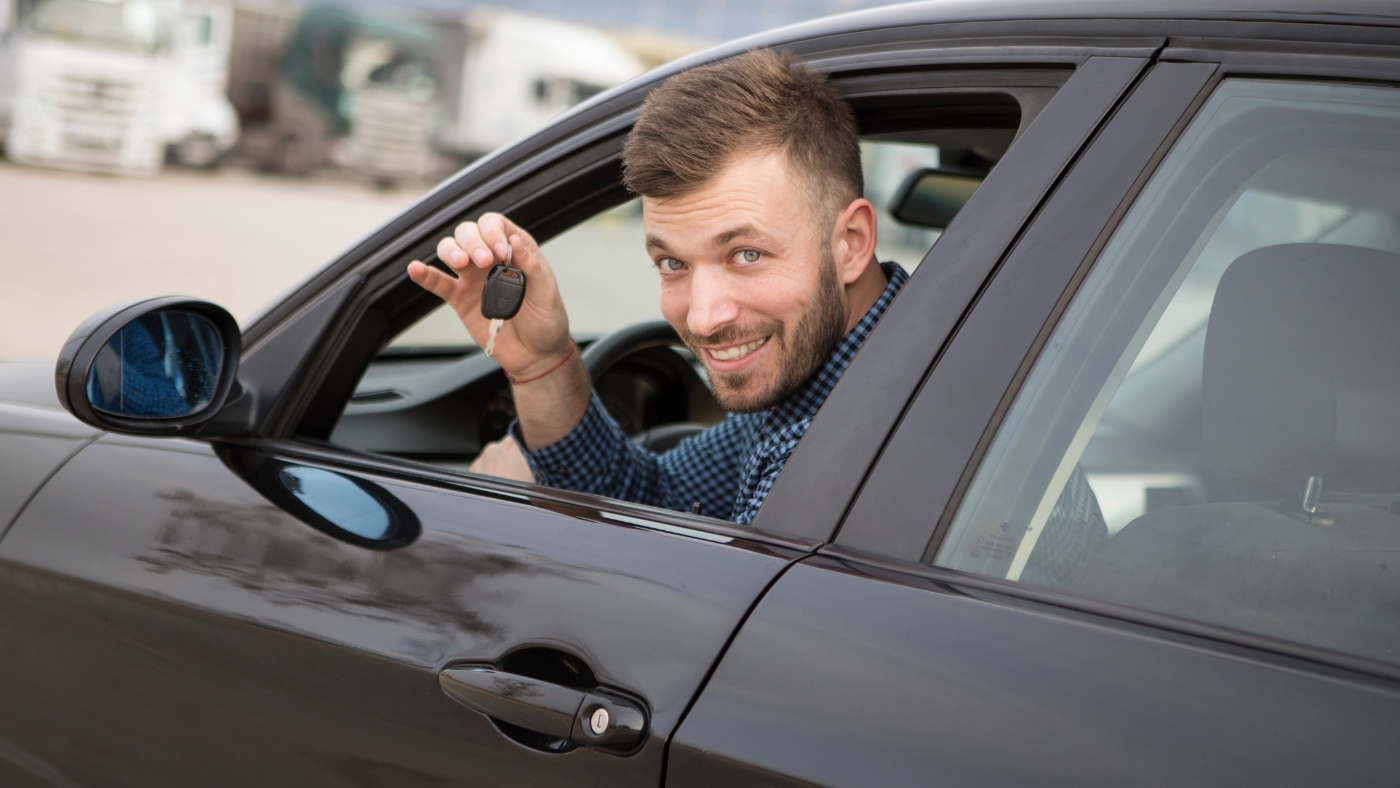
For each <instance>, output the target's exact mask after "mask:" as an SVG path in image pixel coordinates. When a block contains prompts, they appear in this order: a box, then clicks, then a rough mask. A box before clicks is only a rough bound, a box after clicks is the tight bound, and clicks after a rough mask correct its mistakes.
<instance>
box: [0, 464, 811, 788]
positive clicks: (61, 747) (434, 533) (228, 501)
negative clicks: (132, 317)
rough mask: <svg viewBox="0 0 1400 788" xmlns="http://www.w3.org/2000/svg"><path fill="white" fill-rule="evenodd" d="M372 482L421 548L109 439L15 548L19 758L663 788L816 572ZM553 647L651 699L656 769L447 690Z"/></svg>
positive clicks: (240, 777) (153, 781) (168, 780)
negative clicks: (389, 498) (527, 726)
mask: <svg viewBox="0 0 1400 788" xmlns="http://www.w3.org/2000/svg"><path fill="white" fill-rule="evenodd" d="M233 453H234V454H236V453H237V451H234V452H233ZM248 464H249V463H247V462H243V461H234V462H233V465H234V466H235V467H243V466H245V465H248ZM368 478H369V479H370V480H371V481H373V482H374V483H375V484H377V485H379V486H380V487H382V488H383V489H384V490H387V491H388V492H389V493H391V494H392V495H393V496H395V497H396V498H397V499H398V500H399V501H401V502H402V503H403V504H404V505H405V506H407V507H408V508H410V509H411V510H412V511H413V513H414V514H415V515H416V516H417V518H418V519H419V520H420V521H421V523H422V534H421V536H420V537H419V538H418V539H417V540H415V541H414V542H412V543H411V544H408V545H406V546H403V547H400V548H398V549H394V550H369V549H366V548H363V547H359V546H356V545H353V544H350V543H349V542H346V541H340V540H337V539H334V538H332V537H330V536H328V535H326V534H323V533H321V532H320V531H318V530H315V529H313V528H311V527H310V526H308V525H306V524H304V523H302V522H300V521H299V520H296V519H295V518H293V517H291V516H289V515H288V514H286V513H284V512H283V511H282V510H280V509H278V508H277V507H276V506H273V505H272V504H270V503H269V502H268V500H267V499H265V498H264V497H263V496H261V495H260V494H259V493H258V492H257V491H256V490H255V488H254V487H253V486H251V485H249V484H248V483H246V482H245V481H244V480H243V479H242V478H241V477H240V476H239V475H237V474H236V473H235V472H234V471H233V470H231V469H230V467H229V466H227V465H226V464H225V463H224V462H223V461H222V460H221V459H220V458H219V457H218V456H216V455H215V453H214V450H213V449H212V447H210V446H209V445H208V444H204V443H199V442H195V441H188V440H179V439H174V440H150V439H139V438H117V437H107V438H103V439H101V440H99V441H98V442H97V443H95V444H93V445H91V446H89V447H88V448H87V449H85V450H84V451H83V452H81V453H80V454H79V455H78V456H77V457H76V458H74V459H73V460H71V461H70V462H69V463H68V465H67V466H66V467H65V469H64V473H62V474H60V475H58V476H57V477H56V478H55V479H53V480H52V481H51V482H50V483H49V484H48V485H47V486H46V487H45V488H44V489H43V491H42V492H41V493H40V494H39V495H38V496H37V497H36V498H35V499H34V500H33V501H32V502H31V503H30V504H29V506H28V507H27V508H26V509H25V511H24V514H23V515H22V516H21V517H20V518H19V520H18V521H17V522H16V524H15V526H14V527H13V528H12V529H11V531H10V533H9V535H8V536H7V537H6V538H5V540H4V542H3V544H0V585H2V586H3V588H4V590H3V591H0V598H2V599H3V601H0V619H2V620H4V621H5V622H6V628H5V635H4V637H5V642H6V643H8V644H11V647H5V648H0V672H3V673H4V674H5V675H10V676H25V677H26V680H25V681H24V682H22V683H21V684H18V685H14V686H11V687H9V688H8V696H7V700H6V709H7V713H6V714H5V715H3V719H0V738H2V739H3V740H4V743H5V746H6V747H11V748H17V749H18V750H19V751H22V752H26V753H29V754H31V755H33V756H34V757H35V758H38V759H40V760H42V761H44V762H48V763H51V764H56V765H59V766H60V767H61V769H62V771H63V773H64V774H66V775H68V777H69V778H70V779H73V780H76V781H78V782H80V783H81V782H86V781H93V782H101V783H104V784H113V783H112V780H114V779H121V780H123V781H124V782H122V783H119V784H128V785H146V786H155V785H185V784H188V781H189V777H190V772H189V770H190V769H193V768H196V764H197V765H198V768H199V769H201V770H203V771H204V772H205V773H207V774H212V775H224V777H223V778H222V779H224V780H226V781H227V784H256V783H258V782H260V781H261V779H260V776H266V775H270V774H276V775H277V778H276V779H275V780H272V781H271V782H273V783H281V784H297V785H320V784H327V785H329V784H341V783H344V782H346V781H347V779H348V775H349V774H350V772H347V769H349V768H350V767H347V766H346V764H353V763H360V762H364V761H368V762H370V764H371V765H377V766H376V767H375V768H383V769H385V770H387V771H385V772H384V773H385V774H404V775H416V779H419V780H420V781H421V784H443V785H452V784H473V785H493V784H499V785H506V784H511V785H514V784H518V782H519V781H521V780H529V781H538V782H540V783H541V784H579V785H649V786H654V785H656V784H657V781H658V780H659V778H660V774H661V758H662V750H663V747H664V743H665V740H666V738H667V737H668V736H669V735H670V733H671V731H672V730H673V729H674V727H675V726H676V724H677V722H678V721H679V719H680V716H681V714H682V712H683V710H684V709H685V707H686V705H687V704H688V703H689V702H690V701H691V699H692V697H693V695H694V693H695V691H696V689H697V688H698V686H699V684H700V682H701V681H702V679H703V678H704V676H705V675H706V673H707V672H708V671H709V669H710V667H711V666H712V664H713V662H714V660H715V658H716V657H717V656H718V654H719V652H720V650H721V649H722V648H723V646H724V644H725V643H726V642H727V640H728V638H729V637H730V635H731V633H732V632H733V631H734V628H735V627H736V626H737V624H738V622H739V620H740V619H741V617H742V616H743V615H744V614H745V613H746V611H747V610H748V608H749V606H750V604H751V603H752V601H753V600H754V599H755V598H757V597H758V596H759V594H760V593H761V591H762V590H763V588H764V587H765V586H766V585H767V584H768V583H769V582H770V581H771V579H772V578H773V577H774V576H775V575H776V574H777V573H778V571H780V570H781V568H782V567H783V566H784V565H786V564H787V563H788V562H789V561H790V560H791V558H792V557H794V556H795V555H796V553H794V552H793V551H790V550H784V549H781V548H776V549H775V548H772V547H769V546H766V545H763V544H759V543H755V542H746V541H744V540H742V539H736V538H730V537H720V536H712V537H710V538H709V539H699V538H690V537H687V536H678V535H675V534H672V533H666V532H662V531H657V530H651V529H648V528H645V527H640V526H639V525H632V524H631V523H628V522H626V521H608V520H602V521H590V520H585V519H580V518H578V517H574V516H569V515H567V514H564V513H556V512H553V511H549V510H548V509H544V508H539V507H535V506H531V505H528V504H529V500H528V499H527V498H524V497H523V496H521V497H520V498H519V499H518V501H519V502H516V503H512V502H505V501H502V500H501V499H499V498H497V499H490V498H481V497H478V496H473V495H470V494H466V493H463V492H460V491H458V490H453V489H445V488H442V487H434V486H429V485H423V484H412V483H407V482H404V481H400V480H396V479H391V478H385V477H378V478H374V477H368ZM637 522H638V523H644V522H645V521H643V520H638V521H637ZM540 645H544V646H548V647H550V648H553V649H560V650H563V651H565V652H568V653H571V654H573V655H575V656H576V657H577V658H578V659H580V660H582V661H583V662H584V663H586V664H587V666H588V667H589V668H590V669H591V671H592V672H593V674H595V675H596V676H597V679H598V681H599V682H600V683H601V684H602V685H604V686H607V687H615V688H617V689H618V690H621V691H624V692H628V693H631V694H634V695H636V696H637V697H639V698H642V699H644V700H645V702H646V703H647V704H648V706H649V708H650V721H651V734H650V736H649V737H648V738H647V740H646V741H645V743H644V744H643V745H642V747H641V749H640V750H639V751H638V752H637V753H636V754H635V755H631V756H628V757H618V756H615V755H611V754H603V753H601V752H599V751H597V750H593V749H588V748H584V749H580V750H577V751H575V752H569V753H563V754H558V755H546V754H542V753H539V752H536V751H533V750H529V749H526V748H524V747H521V746H520V745H518V744H516V743H515V742H513V741H511V740H509V739H507V738H506V737H505V736H503V735H502V734H501V733H500V732H499V731H498V730H497V729H496V728H495V727H494V726H493V725H492V723H491V722H489V721H488V720H487V719H486V717H484V716H482V715H479V714H477V713H475V712H472V711H470V710H467V709H465V708H463V707H461V706H459V705H458V704H457V703H455V702H454V701H452V700H451V699H450V698H448V697H447V696H446V695H444V694H443V692H442V691H441V690H440V689H439V687H438V679H437V673H438V671H440V670H441V669H442V668H444V667H446V666H448V665H449V664H453V663H458V662H462V661H478V662H481V661H484V662H494V661H497V660H500V659H502V658H503V657H505V656H506V655H508V654H509V653H510V652H511V651H513V650H516V649H519V648H521V647H527V646H540ZM220 652H222V653H220ZM99 666H100V668H99ZM132 714H136V715H138V716H139V719H140V720H142V722H143V724H141V725H133V724H131V720H130V715H132ZM429 726H431V730H429V729H428V728H429ZM98 731H100V732H101V733H100V734H99V733H98ZM367 737H368V738H367ZM94 745H96V746H94ZM181 752H183V753H186V754H187V756H186V757H179V756H178V755H177V753H181ZM193 753H197V754H198V756H197V758H192V757H189V755H188V754H193ZM254 753H256V755H257V760H258V763H257V764H254V763H252V762H251V761H250V758H251V755H252V754H254ZM366 768H369V767H368V766H367V767H366ZM268 769H270V770H272V771H265V770H268ZM351 771H353V770H351ZM371 771H372V770H371ZM405 779H407V778H405ZM434 780H436V781H438V782H432V781H434ZM381 783H382V784H403V783H395V782H393V781H392V780H389V781H387V782H385V781H381Z"/></svg>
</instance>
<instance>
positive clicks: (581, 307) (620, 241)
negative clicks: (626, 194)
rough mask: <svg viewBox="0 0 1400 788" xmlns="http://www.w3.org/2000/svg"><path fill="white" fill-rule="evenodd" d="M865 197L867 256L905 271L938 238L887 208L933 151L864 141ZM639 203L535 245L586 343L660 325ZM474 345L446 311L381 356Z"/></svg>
mask: <svg viewBox="0 0 1400 788" xmlns="http://www.w3.org/2000/svg"><path fill="white" fill-rule="evenodd" d="M861 163H862V165H863V166H864V168H865V195H866V197H867V198H868V199H869V200H870V201H871V202H872V203H874V204H875V207H876V209H877V211H878V212H879V227H880V237H879V245H878V246H877V247H876V250H875V255H876V257H878V258H879V259H880V260H882V261H884V260H894V261H897V262H899V263H900V264H901V265H903V266H904V267H905V269H906V270H909V271H913V270H914V268H915V267H916V266H918V264H919V261H920V260H922V259H923V256H924V254H926V253H927V252H928V250H929V247H931V246H933V242H934V241H935V240H937V239H938V231H936V230H929V229H927V228H923V227H918V226H915V225H910V224H905V223H902V222H899V221H898V220H896V219H894V218H893V217H892V216H891V215H890V204H891V201H892V200H894V199H895V197H896V196H897V192H898V190H899V187H900V185H901V184H902V183H903V182H904V179H905V178H906V177H907V176H908V175H909V174H910V173H911V172H914V171H915V170H918V169H921V168H925V167H938V166H939V165H940V163H941V161H940V150H939V146H937V145H933V144H918V143H906V142H883V141H874V140H867V141H864V142H862V143H861ZM644 241H645V232H644V230H643V228H642V201H641V199H640V198H634V199H631V200H628V201H627V202H625V203H622V204H621V205H618V206H616V207H613V208H609V209H608V210H606V211H603V212H601V213H599V214H596V215H594V216H593V217H591V218H589V219H588V220H586V221H584V222H581V223H579V224H577V225H575V226H574V227H572V228H570V229H568V230H566V231H564V232H562V233H560V234H559V235H556V236H554V237H553V238H551V239H549V240H548V241H545V242H544V243H542V244H540V251H541V252H543V253H544V257H545V259H546V260H548V261H549V264H550V267H551V268H553V270H554V274H555V277H556V279H557V281H558V282H559V291H560V295H561V296H562V297H563V299H564V306H565V308H566V309H568V311H569V327H570V329H571V330H572V331H574V332H575V333H579V334H583V335H585V336H587V337H592V336H598V335H601V334H606V333H608V332H611V331H616V330H617V329H619V328H624V327H626V326H630V325H632V324H634V323H641V322H643V321H646V320H660V319H661V281H660V279H659V277H657V276H656V275H655V271H654V270H653V267H652V263H651V260H650V259H648V257H647V254H646V249H645V245H644ZM475 346H476V343H475V342H474V341H473V340H472V337H471V334H469V333H467V330H466V328H464V327H463V326H462V322H461V321H460V320H458V319H457V315H456V314H455V313H454V312H453V311H452V309H451V308H449V307H448V306H447V305H446V304H442V305H440V306H438V307H437V308H435V309H433V311H432V312H429V313H428V314H427V315H426V316H424V317H423V318H422V319H420V320H419V321H418V322H417V323H415V324H413V325H412V326H410V327H409V328H408V329H407V330H405V331H403V332H401V333H400V334H399V335H397V336H395V337H394V338H393V339H392V340H391V341H390V342H389V344H388V348H390V350H389V352H388V354H387V355H388V356H390V357H392V356H407V355H413V354H415V353H416V354H419V355H424V354H428V355H431V354H441V353H452V352H458V353H466V352H468V351H470V350H471V349H472V348H474V347H475Z"/></svg>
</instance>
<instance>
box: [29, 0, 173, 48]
mask: <svg viewBox="0 0 1400 788" xmlns="http://www.w3.org/2000/svg"><path fill="white" fill-rule="evenodd" d="M160 11H161V8H160V6H159V5H158V4H157V2H156V1H155V0H126V2H121V1H120V0H112V1H111V2H106V1H105V0H42V2H40V3H39V5H38V6H37V7H36V8H35V9H34V12H33V13H32V14H30V16H29V23H28V25H27V28H28V31H29V33H30V34H31V35H37V36H46V37H52V38H63V39H67V40H70V41H82V42H85V43H90V44H98V45H101V46H104V47H111V48H115V49H126V50H134V51H139V52H154V51H156V49H158V48H159V47H160V45H161V43H162V38H163V36H162V35H161V24H160V23H161V14H160Z"/></svg>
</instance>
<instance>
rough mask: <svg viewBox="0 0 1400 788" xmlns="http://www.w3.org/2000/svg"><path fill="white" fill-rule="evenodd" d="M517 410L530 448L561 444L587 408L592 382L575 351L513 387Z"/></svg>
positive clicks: (591, 391)
mask: <svg viewBox="0 0 1400 788" xmlns="http://www.w3.org/2000/svg"><path fill="white" fill-rule="evenodd" d="M511 392H512V395H513V396H514V397H515V413H516V416H517V417H518V418H519V419H520V431H521V433H522V435H523V436H524V438H525V443H526V445H525V448H526V450H528V451H532V452H533V451H539V450H540V449H542V448H544V447H546V446H550V445H553V444H555V443H558V442H559V441H561V440H563V439H564V437H565V436H566V435H568V434H569V433H570V432H572V431H573V429H574V427H576V426H578V423H579V421H581V420H582V419H583V414H584V413H585V412H586V411H587V410H588V400H589V398H590V397H591V396H592V393H593V383H592V381H591V380H590V379H589V377H588V370H587V369H586V368H585V367H584V366H583V361H582V359H580V358H579V354H578V353H577V352H575V353H574V354H573V355H572V356H570V357H569V359H568V360H567V361H565V362H564V363H563V364H562V365H561V366H560V367H559V368H558V369H555V370H554V371H552V372H549V373H548V374H546V375H544V376H542V377H539V378H536V379H533V380H526V382H524V383H519V384H515V385H513V386H512V387H511Z"/></svg>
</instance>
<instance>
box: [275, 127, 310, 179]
mask: <svg viewBox="0 0 1400 788" xmlns="http://www.w3.org/2000/svg"><path fill="white" fill-rule="evenodd" d="M315 168H316V153H315V151H314V150H313V147H312V143H311V141H310V140H307V139H304V138H302V137H297V136H290V137H286V138H285V139H283V140H282V142H281V144H280V145H278V146H277V169H279V170H281V171H282V172H285V173H287V174H288V175H295V176H297V177H305V176H307V175H310V174H311V171H312V170H314V169H315Z"/></svg>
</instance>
